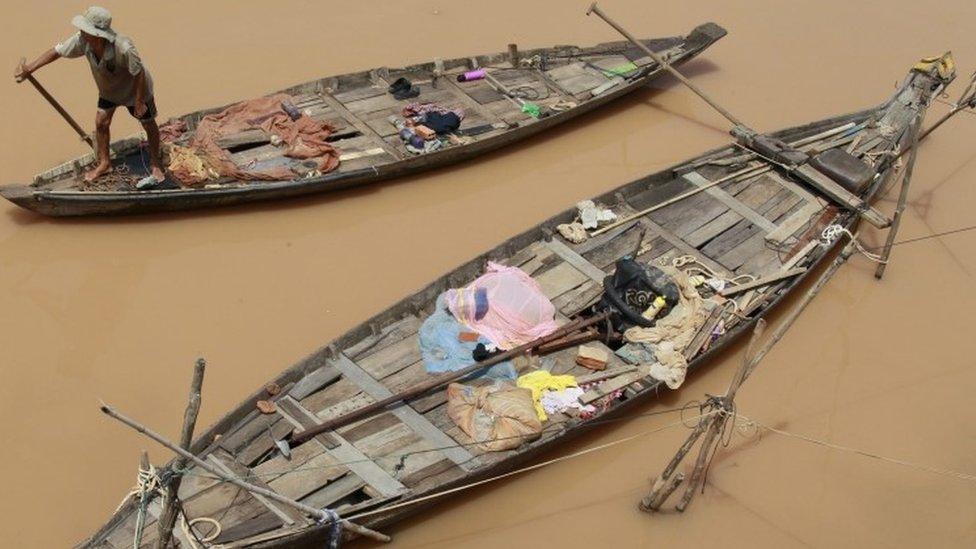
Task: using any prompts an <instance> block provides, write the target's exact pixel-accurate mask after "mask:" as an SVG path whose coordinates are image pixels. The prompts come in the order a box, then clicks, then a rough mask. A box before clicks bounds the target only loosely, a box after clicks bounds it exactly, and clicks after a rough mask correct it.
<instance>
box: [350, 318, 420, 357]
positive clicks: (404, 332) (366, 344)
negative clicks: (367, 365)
mask: <svg viewBox="0 0 976 549" xmlns="http://www.w3.org/2000/svg"><path fill="white" fill-rule="evenodd" d="M420 324H421V322H420V319H419V318H417V317H416V316H414V315H409V316H406V317H404V318H401V319H400V320H397V321H396V322H393V323H392V324H389V325H387V326H384V327H383V328H382V329H381V330H377V333H375V334H373V335H370V336H366V337H364V338H363V339H362V340H360V341H359V342H358V343H356V344H355V345H350V346H349V347H346V348H345V349H344V350H343V351H342V352H344V353H345V354H346V356H348V357H349V358H351V359H353V360H356V359H358V358H360V356H363V355H365V354H366V353H371V352H376V351H378V350H380V349H382V348H383V347H386V346H388V345H392V344H393V343H396V342H397V341H400V340H401V339H403V338H405V337H408V336H411V335H413V334H415V333H417V330H419V329H420Z"/></svg>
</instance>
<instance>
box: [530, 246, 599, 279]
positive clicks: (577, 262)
mask: <svg viewBox="0 0 976 549" xmlns="http://www.w3.org/2000/svg"><path fill="white" fill-rule="evenodd" d="M545 245H546V246H547V247H548V248H549V249H550V250H552V251H553V253H555V254H556V255H558V256H559V257H561V258H563V260H564V261H566V262H567V263H569V264H570V265H572V266H573V267H575V268H576V270H578V271H579V272H581V273H583V274H584V275H586V276H588V277H589V278H590V279H591V280H593V281H594V282H599V283H601V284H602V283H603V279H604V278H606V276H607V273H605V272H603V269H600V268H599V267H597V266H596V265H594V264H592V263H590V262H589V261H587V260H586V259H585V258H583V256H581V255H579V254H578V253H576V252H574V251H573V250H571V249H570V248H569V246H567V245H565V244H563V243H562V242H561V241H559V240H556V239H555V238H553V239H552V240H548V241H546V243H545Z"/></svg>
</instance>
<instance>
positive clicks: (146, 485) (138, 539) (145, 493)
mask: <svg viewBox="0 0 976 549" xmlns="http://www.w3.org/2000/svg"><path fill="white" fill-rule="evenodd" d="M162 490H163V483H162V481H161V480H160V478H159V474H158V473H157V472H156V467H155V466H153V465H152V464H151V463H150V464H149V467H148V468H146V467H141V466H140V467H139V473H138V474H137V475H136V485H135V487H133V488H132V490H130V491H129V493H127V494H126V495H125V496H123V497H122V501H120V502H119V505H118V507H116V508H115V512H116V513H118V512H119V510H120V509H122V507H124V506H125V504H126V503H128V502H129V498H132V497H138V499H139V507H138V511H137V514H136V531H135V535H134V536H133V538H132V547H133V548H134V549H139V545H140V544H141V543H142V533H143V530H144V528H145V527H146V511H147V510H148V508H149V503H150V502H151V501H152V498H153V497H154V496H155V495H157V494H159V493H161V491H162Z"/></svg>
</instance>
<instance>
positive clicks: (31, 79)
mask: <svg viewBox="0 0 976 549" xmlns="http://www.w3.org/2000/svg"><path fill="white" fill-rule="evenodd" d="M24 61H26V60H25V59H21V60H20V64H21V65H23V64H24ZM24 78H25V79H26V80H27V81H28V82H30V83H31V85H32V86H34V89H35V90H37V93H39V94H41V97H43V98H44V99H45V100H47V102H48V103H50V105H51V106H52V107H54V110H56V111H58V114H60V115H61V118H64V121H65V122H67V123H68V125H69V126H71V128H72V129H73V130H75V133H77V134H78V136H79V137H81V139H82V141H84V142H85V143H88V146H89V147H91V148H92V149H94V148H95V141H93V140H92V138H91V136H90V135H88V133H87V132H86V131H85V130H84V129H82V127H81V126H80V125H79V124H78V123H77V122H75V119H74V118H72V117H71V115H70V114H68V111H66V110H65V108H64V107H62V106H61V103H59V102H58V100H57V99H55V98H54V96H53V95H51V94H50V93H48V91H47V90H46V89H44V86H42V85H41V83H40V82H38V81H37V79H36V78H34V75H33V74H29V73H28V74H27V75H26V76H25V77H24Z"/></svg>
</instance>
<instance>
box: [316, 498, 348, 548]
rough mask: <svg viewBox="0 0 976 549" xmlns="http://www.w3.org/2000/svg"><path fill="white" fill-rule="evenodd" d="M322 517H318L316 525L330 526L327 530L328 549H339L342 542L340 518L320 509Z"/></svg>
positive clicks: (327, 509)
mask: <svg viewBox="0 0 976 549" xmlns="http://www.w3.org/2000/svg"><path fill="white" fill-rule="evenodd" d="M322 513H323V515H322V516H321V517H319V520H318V524H319V525H322V526H326V525H328V526H330V528H329V546H328V547H329V549H339V543H341V542H342V518H341V517H339V513H336V512H335V511H333V510H332V509H329V508H328V507H325V508H323V509H322Z"/></svg>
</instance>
